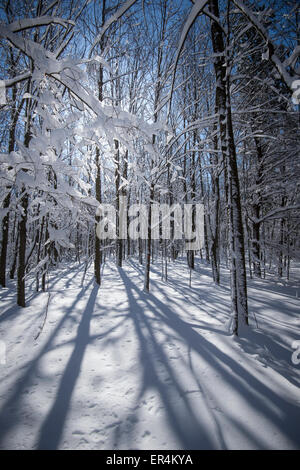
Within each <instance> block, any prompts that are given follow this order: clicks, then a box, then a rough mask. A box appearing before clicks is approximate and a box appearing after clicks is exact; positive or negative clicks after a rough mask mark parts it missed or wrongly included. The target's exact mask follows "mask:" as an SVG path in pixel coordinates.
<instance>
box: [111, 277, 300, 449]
mask: <svg viewBox="0 0 300 470" xmlns="http://www.w3.org/2000/svg"><path fill="white" fill-rule="evenodd" d="M119 274H120V277H121V279H122V280H123V282H124V286H125V289H126V292H127V297H128V301H129V309H130V316H131V318H132V321H133V324H134V327H135V332H136V335H137V338H138V340H139V345H140V351H141V353H140V358H139V362H140V364H141V366H142V369H143V377H142V383H141V387H140V392H139V395H138V397H137V402H138V403H137V408H136V409H137V410H138V407H139V403H140V402H141V401H142V399H143V396H144V394H145V392H146V391H147V390H149V389H151V388H152V389H155V390H156V391H157V392H158V394H159V397H160V399H161V401H162V403H163V408H164V412H165V413H166V416H167V419H168V422H169V425H170V428H171V430H172V432H173V434H174V435H175V436H176V437H177V440H178V442H179V443H180V446H181V448H183V449H217V448H222V449H224V448H226V443H225V441H226V435H224V432H223V431H224V429H223V430H222V424H221V423H222V422H224V419H225V420H227V421H228V422H231V423H232V424H234V426H235V427H236V429H237V430H238V432H239V433H240V434H241V435H244V436H245V437H246V439H247V440H248V442H252V445H253V446H254V447H255V448H258V449H259V448H264V443H263V442H262V438H259V437H258V435H257V434H256V430H255V429H253V428H252V429H251V428H250V427H249V426H247V422H243V416H241V417H240V419H238V420H237V421H236V422H234V418H233V416H232V415H230V416H229V415H228V416H224V414H223V417H222V421H219V418H218V416H217V414H216V413H213V411H212V410H210V413H211V417H212V420H213V423H214V432H215V435H213V434H212V432H211V429H208V427H207V425H206V424H205V420H203V422H202V421H201V419H200V418H199V414H198V416H197V413H196V411H197V410H195V408H194V407H193V404H192V402H191V400H190V399H189V395H188V394H187V392H186V390H185V386H184V384H182V383H181V382H180V379H179V378H178V374H177V373H175V370H174V369H173V367H172V364H171V362H170V360H169V358H168V357H167V355H166V353H165V349H164V346H165V344H163V343H162V341H161V339H158V335H157V332H158V331H159V332H161V331H164V328H167V329H168V330H170V331H171V332H172V334H175V335H176V336H177V338H178V339H179V340H181V341H183V342H184V343H185V344H186V345H187V347H188V348H189V349H190V351H192V352H193V353H194V354H197V355H199V356H200V357H201V358H202V359H204V360H205V361H206V363H207V364H209V365H210V367H211V368H214V370H215V372H216V373H217V374H218V375H219V376H221V377H222V379H223V381H224V383H226V382H227V383H228V385H229V386H230V387H231V388H234V389H235V391H236V392H237V393H238V395H239V396H240V397H243V399H244V400H245V401H246V402H247V404H248V406H249V407H251V408H252V409H253V412H255V413H256V414H257V413H259V414H261V415H262V416H264V418H265V419H266V420H267V421H269V422H270V423H272V425H274V426H276V427H277V428H278V430H280V431H281V432H283V433H284V434H285V435H286V436H287V437H288V438H289V439H290V441H291V442H292V443H293V445H296V446H299V443H300V438H299V428H298V423H299V420H300V412H299V413H298V414H297V416H296V413H295V406H294V405H293V404H292V403H290V402H289V401H288V399H286V400H285V399H284V398H282V397H281V396H279V395H278V394H277V393H276V390H272V389H271V388H269V387H268V386H267V385H266V384H265V383H263V382H262V381H260V380H259V379H258V378H257V377H255V376H254V375H253V374H252V373H251V372H249V371H248V370H247V368H246V367H244V366H242V365H241V364H240V363H239V362H237V361H236V360H235V359H233V358H231V357H229V356H228V355H227V354H225V353H224V352H223V351H222V350H221V349H219V348H218V347H216V346H215V345H214V344H212V343H211V342H209V341H208V340H207V339H206V338H205V337H204V336H203V335H201V334H200V333H199V332H198V331H197V332H196V331H195V330H194V329H193V328H192V327H191V326H190V325H189V324H188V323H186V322H185V321H183V320H181V319H180V318H179V317H178V315H177V314H176V312H175V311H174V310H172V309H171V308H170V307H169V306H168V305H167V304H166V303H163V302H161V301H160V300H159V299H157V298H156V297H155V296H154V295H152V294H151V293H149V294H146V293H143V292H140V290H139V289H138V287H137V286H136V285H135V284H134V283H133V282H132V281H131V280H130V279H129V277H128V276H127V274H126V273H125V272H123V270H121V269H120V270H119ZM141 303H142V304H144V305H145V306H146V308H147V310H148V311H149V310H150V311H152V312H153V318H151V317H150V316H149V315H148V314H145V313H144V307H143V306H142V305H141ZM158 321H159V322H160V324H159V323H158ZM192 372H193V373H194V375H195V380H196V382H197V383H198V386H199V392H200V393H201V399H202V400H203V404H204V406H205V400H206V398H205V393H203V390H201V384H202V381H201V374H200V372H198V375H197V371H195V370H192ZM210 392H211V393H212V394H214V392H215V390H210ZM220 393H222V391H220ZM179 404H180V406H179ZM234 406H235V404H234V403H233V404H232V407H234ZM291 420H292V421H291ZM132 421H133V424H132V426H131V431H130V433H129V434H130V435H131V436H132V435H133V433H134V426H135V422H136V421H137V420H136V419H134V420H132ZM121 436H122V433H120V430H117V431H116V436H115V437H116V442H115V444H116V445H118V444H120V439H121ZM127 437H128V439H129V435H127Z"/></svg>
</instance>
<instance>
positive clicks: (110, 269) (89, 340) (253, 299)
mask: <svg viewBox="0 0 300 470" xmlns="http://www.w3.org/2000/svg"><path fill="white" fill-rule="evenodd" d="M83 272H84V269H83V264H76V265H75V264H74V265H70V266H67V265H63V266H61V267H60V269H59V270H57V271H53V272H52V273H51V276H50V277H49V282H48V289H49V291H48V292H45V293H38V294H37V293H35V292H34V283H33V281H32V285H30V282H31V281H29V299H28V307H27V308H25V309H22V308H19V307H16V306H15V292H14V290H13V287H14V286H13V281H11V283H10V284H9V286H8V288H6V289H2V290H1V292H0V298H1V304H0V308H1V310H0V340H1V342H4V344H5V346H6V361H5V364H2V363H1V364H0V378H1V383H0V448H1V449H100V450H101V449H103V450H104V449H184V450H186V449H299V448H300V409H299V405H300V393H299V384H300V365H295V364H293V362H292V360H291V356H292V353H293V352H294V350H293V349H292V343H293V341H295V340H300V308H299V307H300V304H299V298H298V293H299V295H300V289H299V288H297V286H299V274H300V272H299V270H298V271H297V270H294V271H293V273H292V276H293V277H292V279H291V281H290V282H289V283H283V282H279V281H276V279H275V278H274V279H270V278H269V279H267V280H252V281H249V307H250V323H251V329H249V333H248V334H247V337H246V338H244V339H234V338H233V336H230V335H229V334H228V333H227V331H226V324H228V319H229V314H230V291H229V273H228V271H227V270H226V269H225V268H223V269H222V284H221V286H220V287H215V286H214V284H213V282H212V278H211V274H210V268H209V267H208V266H206V265H205V264H203V263H201V262H200V261H199V260H198V261H197V265H196V272H195V273H193V276H192V288H189V272H188V270H187V268H186V262H185V261H184V260H180V261H177V262H176V263H171V264H170V265H169V279H168V282H165V281H162V280H161V276H160V264H159V263H158V262H157V263H156V264H154V265H153V266H152V268H151V293H150V294H146V293H144V292H143V291H142V289H143V268H142V267H140V266H139V265H138V263H137V262H136V261H134V260H132V261H128V262H126V263H125V264H124V267H123V268H122V269H117V268H116V267H115V265H114V263H113V262H108V263H106V264H105V265H104V268H103V282H102V285H101V287H100V288H98V287H97V286H96V285H95V284H94V281H93V268H92V266H91V267H90V269H89V270H88V272H87V274H86V276H85V278H84V279H83ZM297 277H298V279H297ZM297 283H298V284H297ZM297 289H298V292H297ZM49 295H50V299H49V306H48V314H47V318H46V322H45V325H44V328H43V329H42V331H41V325H42V324H43V321H44V317H45V310H46V305H47V302H48V297H49ZM254 315H255V316H254ZM257 326H258V328H257ZM39 332H40V335H39V336H38V338H37V339H35V338H36V337H37V335H38V333H39ZM2 345H3V343H2ZM2 362H4V361H3V360H2Z"/></svg>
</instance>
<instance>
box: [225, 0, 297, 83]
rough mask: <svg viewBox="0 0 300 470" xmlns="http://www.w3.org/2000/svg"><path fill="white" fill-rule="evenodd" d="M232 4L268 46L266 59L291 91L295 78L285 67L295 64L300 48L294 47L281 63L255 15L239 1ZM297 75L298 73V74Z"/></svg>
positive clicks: (236, 0)
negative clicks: (287, 57)
mask: <svg viewBox="0 0 300 470" xmlns="http://www.w3.org/2000/svg"><path fill="white" fill-rule="evenodd" d="M233 3H234V4H235V6H236V7H237V8H238V9H239V10H240V11H241V12H242V13H243V14H244V15H245V16H246V18H247V19H248V20H249V21H250V23H251V24H252V25H253V26H254V27H255V29H256V30H257V31H258V33H259V34H260V35H261V37H262V38H263V39H264V41H265V42H266V44H267V46H268V50H269V54H268V56H269V57H268V58H269V60H271V62H273V64H274V65H275V67H276V68H277V70H278V72H279V73H280V75H281V77H282V78H283V80H284V81H285V83H286V85H287V86H288V87H289V88H290V89H292V84H293V82H294V81H295V77H294V76H292V75H290V73H289V72H288V71H287V69H286V67H287V66H289V65H292V64H293V63H295V61H296V59H297V57H299V56H300V47H299V46H298V47H296V48H295V50H294V52H293V53H292V55H291V56H290V58H289V59H287V61H285V62H281V60H280V59H279V57H278V56H277V54H276V53H275V46H274V44H273V43H272V41H271V39H270V37H269V34H268V31H267V30H266V29H265V28H264V26H263V25H262V24H261V22H260V21H259V20H258V19H257V18H256V16H255V14H254V13H253V12H252V11H251V10H249V8H247V7H246V6H245V5H244V4H243V2H241V1H240V0H233ZM294 72H295V73H297V71H296V70H294ZM298 74H299V73H298Z"/></svg>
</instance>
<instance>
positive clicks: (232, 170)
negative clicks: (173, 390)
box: [209, 0, 248, 334]
mask: <svg viewBox="0 0 300 470" xmlns="http://www.w3.org/2000/svg"><path fill="white" fill-rule="evenodd" d="M209 5H210V11H211V13H212V14H213V15H214V16H215V17H216V18H219V4H218V0H210V4H209ZM211 36H212V44H213V50H214V53H215V54H218V56H217V57H216V59H215V62H214V68H215V75H216V83H217V91H216V93H217V95H216V106H217V110H218V115H219V133H220V143H221V149H222V155H223V158H224V161H225V162H226V167H227V172H228V185H229V195H230V198H229V209H230V229H231V236H230V238H231V243H230V248H231V276H232V282H231V297H232V310H233V312H232V313H233V317H234V320H235V324H234V328H233V330H234V334H239V332H240V329H241V328H242V326H243V324H246V325H247V324H248V305H247V279H246V266H245V247H244V230H243V220H242V209H241V198H240V186H239V176H238V168H237V158H236V149H235V143H234V134H233V127H232V117H231V104H230V94H229V93H230V91H229V77H228V76H226V71H228V63H227V62H226V49H225V44H224V39H223V30H222V28H221V26H220V25H219V23H217V22H216V21H214V20H211ZM227 39H228V38H227ZM227 75H228V74H227Z"/></svg>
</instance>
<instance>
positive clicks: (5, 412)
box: [0, 279, 93, 448]
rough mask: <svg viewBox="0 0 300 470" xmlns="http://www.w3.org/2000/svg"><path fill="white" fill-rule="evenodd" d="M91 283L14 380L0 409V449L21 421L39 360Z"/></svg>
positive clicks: (82, 290) (50, 345)
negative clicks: (24, 398) (10, 390)
mask: <svg viewBox="0 0 300 470" xmlns="http://www.w3.org/2000/svg"><path fill="white" fill-rule="evenodd" d="M92 281H93V280H92V279H91V280H90V281H89V283H88V284H87V285H86V286H85V287H84V288H82V289H81V290H80V292H79V294H78V295H77V297H76V298H75V300H74V302H73V304H72V305H71V307H70V308H68V309H67V311H66V313H65V315H64V316H63V317H62V318H61V320H60V321H59V322H58V324H57V326H56V327H55V329H54V331H53V332H52V334H51V335H50V337H49V339H48V340H47V342H46V343H45V345H44V347H43V348H42V350H41V351H40V352H39V353H38V354H37V356H36V357H35V358H34V359H33V360H32V361H30V363H29V366H28V367H27V368H26V370H25V372H24V374H23V375H22V377H20V378H18V379H17V380H16V382H15V385H14V388H13V391H12V393H11V395H10V397H9V398H8V399H7V400H6V402H5V403H4V404H3V405H2V407H1V409H0V448H2V443H3V440H4V439H5V437H6V436H7V434H8V433H9V432H10V430H11V429H12V428H14V427H15V426H16V425H18V424H19V422H20V420H21V418H20V416H19V415H20V410H21V407H22V398H23V392H24V390H25V389H26V388H27V387H30V385H31V383H32V382H33V381H34V380H35V374H36V373H37V369H38V365H39V363H40V360H41V358H42V357H43V356H44V355H45V354H47V352H48V351H50V350H51V349H52V343H53V341H54V340H55V339H56V336H57V334H58V332H59V331H60V329H61V328H62V327H63V325H64V323H65V322H66V320H67V319H68V318H69V317H70V315H71V314H72V311H73V308H74V306H75V305H76V304H77V302H78V301H79V300H80V299H81V298H82V297H83V296H84V295H85V294H86V291H87V289H88V288H89V286H90V284H91V283H92Z"/></svg>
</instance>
